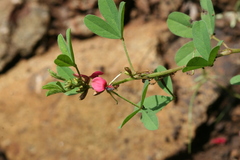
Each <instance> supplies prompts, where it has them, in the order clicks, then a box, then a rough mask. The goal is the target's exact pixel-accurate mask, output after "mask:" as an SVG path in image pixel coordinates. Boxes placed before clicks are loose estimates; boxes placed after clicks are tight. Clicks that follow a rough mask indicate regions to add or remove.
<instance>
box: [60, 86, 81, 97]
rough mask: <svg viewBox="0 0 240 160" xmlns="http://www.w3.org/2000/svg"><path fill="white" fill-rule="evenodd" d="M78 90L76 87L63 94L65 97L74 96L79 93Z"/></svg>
mask: <svg viewBox="0 0 240 160" xmlns="http://www.w3.org/2000/svg"><path fill="white" fill-rule="evenodd" d="M78 90H79V88H78V87H76V88H74V89H72V90H70V91H67V92H65V93H64V94H65V95H67V96H71V95H75V94H78V93H79V92H77V91H78Z"/></svg>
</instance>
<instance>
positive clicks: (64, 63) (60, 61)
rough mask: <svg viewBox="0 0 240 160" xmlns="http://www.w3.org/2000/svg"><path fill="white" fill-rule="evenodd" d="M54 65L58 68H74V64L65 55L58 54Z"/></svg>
mask: <svg viewBox="0 0 240 160" xmlns="http://www.w3.org/2000/svg"><path fill="white" fill-rule="evenodd" d="M54 63H55V64H56V65H57V66H60V67H70V66H75V63H74V62H73V61H72V60H71V59H70V58H69V56H68V55H65V54H60V55H59V56H58V57H57V59H55V60H54Z"/></svg>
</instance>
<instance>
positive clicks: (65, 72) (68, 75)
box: [57, 66, 74, 80]
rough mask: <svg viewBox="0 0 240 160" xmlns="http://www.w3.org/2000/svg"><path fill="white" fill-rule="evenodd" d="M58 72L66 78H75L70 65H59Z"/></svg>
mask: <svg viewBox="0 0 240 160" xmlns="http://www.w3.org/2000/svg"><path fill="white" fill-rule="evenodd" d="M57 73H58V75H60V76H61V77H63V78H65V79H66V80H68V79H71V78H74V75H73V74H74V72H73V71H72V70H71V68H69V67H59V66H57Z"/></svg>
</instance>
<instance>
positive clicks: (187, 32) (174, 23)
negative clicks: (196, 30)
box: [167, 12, 192, 38]
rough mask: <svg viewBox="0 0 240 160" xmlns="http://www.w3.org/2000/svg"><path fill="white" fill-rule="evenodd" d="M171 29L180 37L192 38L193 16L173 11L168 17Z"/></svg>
mask: <svg viewBox="0 0 240 160" xmlns="http://www.w3.org/2000/svg"><path fill="white" fill-rule="evenodd" d="M167 24H168V28H169V30H170V31H171V32H172V33H173V34H175V35H177V36H180V37H185V38H192V24H191V18H190V17H189V16H188V15H186V14H184V13H181V12H172V13H171V14H170V15H169V16H168V19H167Z"/></svg>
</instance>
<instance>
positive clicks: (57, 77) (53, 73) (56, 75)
mask: <svg viewBox="0 0 240 160" xmlns="http://www.w3.org/2000/svg"><path fill="white" fill-rule="evenodd" d="M48 72H49V73H50V75H51V76H52V77H53V78H56V79H59V80H62V81H65V80H66V79H65V78H63V77H61V76H59V75H58V74H57V73H55V72H53V71H52V70H50V69H49V70H48Z"/></svg>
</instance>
